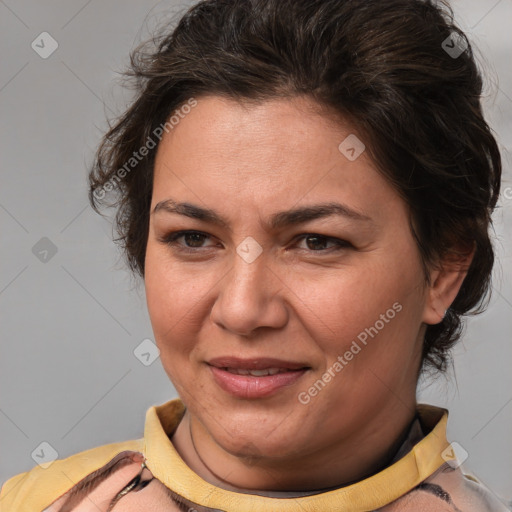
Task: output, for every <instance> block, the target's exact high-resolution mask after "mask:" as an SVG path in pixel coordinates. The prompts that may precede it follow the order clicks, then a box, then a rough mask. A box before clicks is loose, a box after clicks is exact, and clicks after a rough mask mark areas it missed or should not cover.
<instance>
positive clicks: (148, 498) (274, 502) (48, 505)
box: [0, 399, 509, 512]
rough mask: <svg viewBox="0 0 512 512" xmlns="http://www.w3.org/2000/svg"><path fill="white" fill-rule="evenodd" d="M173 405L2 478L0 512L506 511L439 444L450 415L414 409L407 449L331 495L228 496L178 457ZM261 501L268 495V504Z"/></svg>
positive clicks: (178, 413)
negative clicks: (132, 429)
mask: <svg viewBox="0 0 512 512" xmlns="http://www.w3.org/2000/svg"><path fill="white" fill-rule="evenodd" d="M184 412H185V406H184V405H183V403H182V402H181V400H179V399H175V400H171V401H169V402H167V403H165V404H163V405H159V406H153V407H151V408H149V409H148V411H147V413H146V424H145V428H144V437H143V438H141V439H136V440H131V441H124V442H120V443H113V444H108V445H104V446H99V447H96V448H92V449H90V450H86V451H83V452H80V453H77V454H75V455H72V456H70V457H68V458H66V459H62V460H56V461H54V462H53V463H51V465H50V466H49V467H46V469H44V468H43V467H41V466H36V467H34V468H33V469H31V470H30V471H28V472H26V473H21V474H19V475H16V476H14V477H12V478H11V479H9V480H8V481H7V482H6V483H5V484H4V485H3V487H2V490H1V492H0V511H1V512H93V511H94V512H110V511H112V510H113V511H114V512H130V511H136V510H144V511H150V510H151V511H154V512H164V511H165V512H168V511H187V512H212V511H213V512H263V511H272V512H292V511H297V512H349V511H350V512H402V511H403V512H406V511H407V512H431V511H432V512H434V511H435V512H507V511H508V510H509V509H508V508H507V507H505V505H504V504H503V503H501V501H500V500H499V499H498V497H496V496H495V495H493V494H492V493H491V492H490V491H489V490H488V489H486V488H485V487H484V486H483V485H482V484H481V483H479V482H478V481H477V480H476V479H475V478H473V477H471V476H469V475H465V474H463V472H462V471H461V466H459V464H458V463H457V460H456V456H455V454H454V453H453V450H451V449H450V444H449V443H448V441H447V440H446V423H447V418H448V411H446V410H445V409H441V408H438V407H433V406H429V405H419V406H418V409H417V418H416V419H415V421H413V423H412V424H411V427H410V429H409V432H408V434H407V437H406V439H405V441H404V442H403V443H402V445H401V446H400V448H399V449H398V451H397V453H396V454H395V456H394V458H393V460H392V461H391V463H390V464H389V465H388V466H387V467H385V468H384V469H383V470H381V471H379V472H378V473H376V474H374V475H372V476H370V477H369V478H366V479H364V480H361V481H359V482H356V483H353V484H351V485H347V486H344V487H340V488H337V489H330V490H323V491H311V492H304V493H300V494H301V495H300V496H297V495H296V494H297V493H284V492H283V493H279V492H274V493H266V494H267V496H262V495H260V494H256V493H254V492H250V493H249V492H233V491H228V490H225V489H222V488H220V487H217V486H215V485H212V484H210V483H208V482H206V481H205V480H203V479H202V478H201V477H199V476H198V475H197V474H196V473H194V471H192V470H191V469H190V468H189V467H188V466H187V465H186V464H185V462H184V461H183V460H182V459H181V457H180V455H179V454H178V452H177V451H176V450H175V448H174V446H173V444H172V442H171V439H170V438H171V435H172V433H173V432H174V430H175V429H176V427H177V426H178V424H179V422H180V420H181V418H182V417H183V414H184ZM268 494H271V496H269V495H268Z"/></svg>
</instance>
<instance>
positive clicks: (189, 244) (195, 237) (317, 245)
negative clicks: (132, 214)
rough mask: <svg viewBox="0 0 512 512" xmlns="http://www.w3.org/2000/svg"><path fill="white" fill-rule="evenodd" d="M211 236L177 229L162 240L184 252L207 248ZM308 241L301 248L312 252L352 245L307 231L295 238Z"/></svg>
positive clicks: (296, 241)
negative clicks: (329, 245)
mask: <svg viewBox="0 0 512 512" xmlns="http://www.w3.org/2000/svg"><path fill="white" fill-rule="evenodd" d="M180 238H182V239H183V241H184V242H185V245H183V244H182V243H180V242H179V239H180ZM209 238H211V237H210V235H207V234H206V233H202V232H200V231H190V230H189V231H176V232H174V233H170V234H168V235H166V236H165V237H163V238H161V239H160V241H161V242H162V243H165V244H167V245H170V246H171V247H173V248H175V249H176V250H178V251H183V252H189V253H192V252H198V251H197V250H198V249H207V248H208V247H213V246H206V247H205V246H203V245H202V244H203V243H204V242H205V241H206V240H207V239H209ZM302 240H304V241H306V246H307V247H306V248H305V249H304V248H299V249H300V250H306V251H310V252H316V253H326V252H332V250H335V251H339V250H341V249H346V248H348V247H351V244H350V243H349V242H346V241H345V240H340V239H338V238H333V237H328V236H324V235H319V234H316V233H306V234H302V235H299V236H298V237H296V238H295V245H297V243H298V242H300V241H302ZM329 243H331V244H333V246H332V247H326V246H327V245H328V244H329Z"/></svg>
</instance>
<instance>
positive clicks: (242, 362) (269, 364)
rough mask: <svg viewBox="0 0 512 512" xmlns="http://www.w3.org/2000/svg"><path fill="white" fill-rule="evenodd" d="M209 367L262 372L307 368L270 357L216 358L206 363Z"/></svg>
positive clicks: (305, 365)
mask: <svg viewBox="0 0 512 512" xmlns="http://www.w3.org/2000/svg"><path fill="white" fill-rule="evenodd" d="M208 364H209V365H210V366H215V367H216V368H238V369H240V370H264V369H265V368H285V369H286V370H300V369H302V368H309V366H308V365H307V364H306V363H300V362H295V361H284V360H283V359H274V358H271V357H258V358H255V357H253V358H250V359H242V358H239V357H231V356H226V357H216V358H214V359H210V361H208Z"/></svg>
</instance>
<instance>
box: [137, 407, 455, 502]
mask: <svg viewBox="0 0 512 512" xmlns="http://www.w3.org/2000/svg"><path fill="white" fill-rule="evenodd" d="M184 412H185V406H184V404H183V402H181V400H180V399H175V400H171V401H169V402H167V403H165V404H163V405H159V406H153V407H151V408H150V409H149V410H148V411H147V413H146V425H145V429H144V453H145V456H146V459H147V460H146V464H147V466H148V468H149V469H150V471H151V472H152V474H153V476H155V477H156V478H157V479H158V480H160V481H161V482H162V483H163V484H164V485H165V486H167V487H168V488H169V489H171V491H174V492H175V493H177V494H179V495H180V496H182V497H184V498H186V499H188V500H190V501H191V502H193V503H196V504H198V505H202V506H205V507H210V508H213V509H220V510H223V511H226V512H261V511H262V510H272V511H273V512H292V511H294V512H296V511H297V510H301V512H302V511H304V512H314V511H315V512H316V511H318V510H322V511H323V512H329V511H335V510H336V511H340V510H350V511H351V512H365V511H368V510H375V509H378V508H381V507H383V506H384V505H386V504H388V503H391V502H392V501H394V500H397V499H398V498H400V497H401V496H403V495H404V494H405V493H407V492H408V491H410V490H411V489H413V488H414V487H416V486H417V485H418V484H420V483H421V482H422V481H423V480H425V479H426V478H428V477H429V476H430V475H431V474H432V473H434V472H435V471H436V470H437V469H439V467H440V466H442V465H443V464H444V463H445V461H446V459H445V458H443V457H442V456H441V454H442V453H443V451H444V450H445V449H446V448H447V447H448V445H449V443H448V441H447V440H446V423H447V419H448V411H447V410H446V409H441V408H438V407H434V406H430V405H423V404H420V405H418V414H419V416H420V418H421V422H422V424H423V425H426V426H427V427H428V428H429V429H430V428H431V431H430V433H429V434H428V435H427V436H425V437H424V438H423V439H422V440H421V441H420V442H419V443H418V444H416V445H415V446H414V447H413V449H412V450H411V451H410V452H409V453H408V454H407V455H405V456H404V457H402V458H401V459H400V460H398V461H397V462H395V463H394V464H392V465H391V466H388V467H387V468H385V469H384V470H383V471H381V472H380V473H377V474H375V475H373V476H371V477H369V478H367V479H365V480H361V481H359V482H356V483H355V484H352V485H349V486H347V487H343V488H340V489H335V490H332V491H327V492H324V493H321V494H316V495H313V496H304V497H299V498H269V497H264V496H257V495H253V494H244V493H238V492H233V491H227V490H224V489H221V488H219V487H216V486H214V485H212V484H210V483H208V482H206V481H205V480H203V479H202V478H201V477H199V476H198V475H197V474H196V473H194V472H193V471H192V470H191V469H190V468H189V467H188V466H187V465H186V464H185V462H184V461H183V459H182V458H181V457H180V455H179V454H178V452H177V451H176V450H175V448H174V446H173V444H172V443H171V441H170V439H169V436H168V433H171V432H172V431H173V430H174V429H175V428H176V426H177V425H178V423H179V422H180V420H181V418H182V416H183V413H184Z"/></svg>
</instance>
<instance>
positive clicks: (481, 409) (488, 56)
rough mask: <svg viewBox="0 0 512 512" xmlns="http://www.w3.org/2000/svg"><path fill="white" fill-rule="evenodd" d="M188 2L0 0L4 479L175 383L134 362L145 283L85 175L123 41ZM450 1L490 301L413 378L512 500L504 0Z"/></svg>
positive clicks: (130, 422) (477, 467)
mask: <svg viewBox="0 0 512 512" xmlns="http://www.w3.org/2000/svg"><path fill="white" fill-rule="evenodd" d="M188 5H191V2H186V3H180V2H177V1H175V2H149V1H147V2H141V1H138V2H137V1H135V0H122V1H121V0H109V1H104V2H100V1H99V0H89V1H86V0H68V1H66V2H64V1H63V0H61V1H57V0H54V1H36V0H21V1H14V0H6V1H0V24H1V26H0V34H1V38H2V46H1V48H2V50H1V51H2V60H1V62H2V66H1V76H0V106H1V115H2V125H1V135H0V141H1V155H2V186H1V189H0V221H1V225H2V235H3V241H2V244H1V249H0V250H1V253H0V261H1V275H0V307H1V311H2V323H1V325H2V354H1V358H0V365H1V366H0V381H1V390H2V395H1V403H0V429H1V430H0V431H1V437H0V442H1V450H2V451H1V454H2V456H1V469H0V481H2V482H3V481H4V480H5V479H7V478H8V477H10V476H13V475H14V474H17V473H19V472H21V471H26V470H28V469H30V468H31V467H33V466H34V464H35V460H37V459H36V458H34V459H33V458H32V457H31V454H32V453H33V451H34V450H35V449H36V448H37V447H39V445H40V443H41V442H43V441H45V442H48V443H49V444H50V445H51V446H52V447H53V448H54V449H55V450H56V451H57V452H58V455H59V457H60V458H63V457H67V456H69V455H71V454H73V453H76V452H77V451H81V450H84V449H87V448H90V447H93V446H98V445H100V444H103V443H109V442H115V441H120V440H123V439H132V438H137V437H141V436H142V433H143V425H144V415H145V411H146V409H147V408H148V407H149V406H151V405H153V404H158V403H163V402H164V401H167V400H169V399H171V398H173V397H175V396H176V393H175V390H174V388H173V387H172V385H171V384H170V382H169V380H168V378H167V376H166V375H165V373H164V372H163V370H162V368H161V366H160V362H159V360H156V361H155V362H154V364H152V365H150V366H144V365H143V364H142V363H141V362H140V361H139V360H138V359H137V358H136V357H135V356H134V354H133V351H134V349H135V348H136V347H137V346H138V345H139V344H140V343H141V341H142V340H144V339H146V338H149V339H151V338H152V333H151V327H150V324H149V320H148V315H147V312H146V307H145V299H144V291H143V287H142V286H141V284H137V282H136V281H134V280H133V279H132V278H131V277H130V275H129V273H128V271H127V270H126V269H125V268H124V267H123V264H122V261H120V259H119V253H118V250H117V248H116V246H115V245H114V244H113V242H112V238H111V235H112V233H111V225H110V224H109V222H108V221H106V220H105V219H102V218H101V217H99V216H98V215H96V214H95V213H94V212H93V211H92V210H91V209H90V207H89V206H88V203H87V197H86V184H85V178H86V170H87V166H88V164H90V162H91V160H92V155H93V152H94V149H95V146H96V144H97V143H98V141H99V139H100V137H101V134H102V132H103V130H105V128H106V121H105V117H106V116H112V114H113V113H117V114H119V113H120V112H121V111H122V108H123V106H125V105H126V102H127V101H128V99H129V94H128V93H127V92H126V91H124V90H122V89H121V87H120V86H119V84H118V83H116V80H117V79H118V77H119V75H118V74H117V72H118V71H120V70H122V69H123V67H124V65H125V64H126V63H127V62H128V53H129V51H130V49H131V48H132V47H133V46H134V45H135V44H136V43H137V42H139V41H141V40H144V39H146V37H147V35H148V34H149V33H150V32H151V30H152V27H154V26H155V24H156V23H158V22H161V21H162V19H163V18H164V17H166V18H168V19H170V18H172V17H173V16H179V14H180V13H182V12H183V11H184V10H185V8H186V7H187V6H188ZM452 5H453V7H454V10H455V12H456V14H457V19H458V20H459V23H460V24H461V26H462V28H463V29H465V30H466V31H467V33H468V35H469V37H470V39H471V41H472V42H473V43H474V44H475V45H476V46H477V47H478V48H479V50H480V53H479V60H480V62H481V63H482V65H483V66H484V67H485V70H486V73H487V75H488V78H487V84H486V97H485V102H484V104H485V108H486V111H487V116H488V119H489V122H490V124H491V126H492V127H493V128H494V130H495V131H496V133H497V138H498V140H499V143H500V146H501V149H502V152H503V160H504V168H505V177H504V184H503V188H504V190H506V191H507V192H506V193H503V194H502V198H501V201H500V208H499V209H498V211H497V212H496V215H495V226H496V238H497V242H496V249H497V253H498V258H499V260H500V264H499V265H498V266H497V268H496V273H495V280H494V294H493V299H492V302H491V305H490V308H489V310H488V311H487V312H486V313H485V314H483V315H481V316H480V317H478V318H475V319H472V320H471V321H470V322H469V324H468V329H467V334H466V336H465V338H464V341H463V342H462V343H461V344H459V345H458V347H457V348H456V350H455V372H451V373H450V374H449V375H448V377H446V378H444V377H443V378H438V379H436V381H435V382H427V383H423V384H422V386H421V387H422V390H421V393H420V398H421V400H422V401H426V402H430V403H433V404H437V405H442V406H444V407H447V408H449V409H450V421H449V427H448V434H449V439H450V440H451V441H457V442H458V443H459V444H460V445H461V446H463V447H464V449H465V450H466V451H467V452H468V454H469V457H468V459H467V461H466V464H465V467H466V468H468V469H469V470H471V471H472V472H473V473H474V474H475V475H476V476H477V477H478V478H480V479H481V480H482V481H483V482H484V483H486V484H487V485H488V486H490V487H491V488H492V489H494V491H495V492H496V493H499V494H501V495H502V496H503V497H504V498H506V499H508V500H512V484H511V482H512V463H511V462H512V436H511V433H512V428H511V427H512V373H511V371H510V368H511V362H512V344H511V343H510V338H511V332H512V328H511V327H512V325H511V324H512V322H511V318H512V289H511V279H512V265H511V263H512V259H511V258H512V243H511V236H510V227H511V225H512V181H511V171H510V164H511V153H510V148H511V147H512V66H510V62H511V60H512V58H511V57H512V55H511V53H512V52H511V50H512V36H511V27H510V22H511V21H512V0H501V1H497V0H485V1H482V0H458V1H454V2H453V4H452ZM45 31H46V32H49V33H50V34H51V36H52V37H53V38H54V39H55V40H56V41H57V42H58V45H59V46H58V49H57V50H56V51H55V52H54V53H53V54H52V55H51V56H50V57H48V58H47V59H43V58H41V57H40V56H39V55H38V54H37V53H36V52H35V51H34V50H33V49H32V48H31V43H32V41H34V40H36V38H37V36H39V34H41V33H42V32H45ZM36 41H37V40H36ZM46 48H48V46H46ZM43 237H47V238H48V239H49V240H51V243H52V244H53V245H54V246H55V247H56V248H57V252H56V254H54V255H52V252H51V247H50V245H48V242H47V241H44V240H43V241H42V242H40V239H41V238H43ZM38 243H39V245H36V244H38ZM45 244H46V245H45ZM34 246H36V249H34V250H33V247H34ZM45 248H46V250H49V252H48V253H47V254H45V253H44V252H42V251H43V250H45ZM34 252H35V253H36V254H34ZM41 258H42V259H43V260H44V259H45V258H46V261H41ZM42 449H43V450H45V449H46V453H48V452H49V449H48V448H45V445H44V446H43V448H42ZM40 450H41V448H39V451H40ZM36 453H39V452H38V451H37V450H36Z"/></svg>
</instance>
